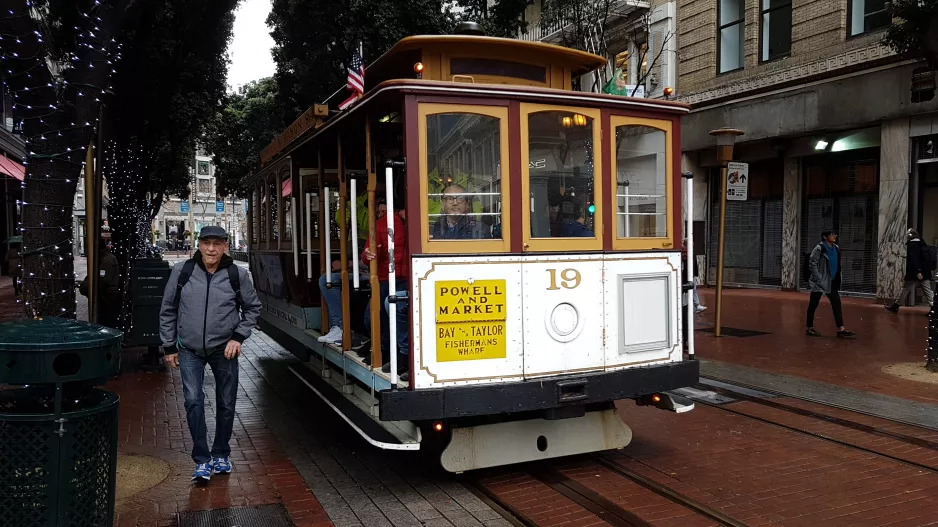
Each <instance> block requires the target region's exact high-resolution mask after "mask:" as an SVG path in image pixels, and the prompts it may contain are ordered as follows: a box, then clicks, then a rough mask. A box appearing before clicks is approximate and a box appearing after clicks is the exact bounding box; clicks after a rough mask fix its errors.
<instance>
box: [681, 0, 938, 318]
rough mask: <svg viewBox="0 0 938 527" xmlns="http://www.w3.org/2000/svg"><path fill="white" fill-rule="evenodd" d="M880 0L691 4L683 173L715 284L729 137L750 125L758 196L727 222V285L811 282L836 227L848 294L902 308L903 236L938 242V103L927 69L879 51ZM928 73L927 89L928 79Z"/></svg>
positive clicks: (883, 22)
mask: <svg viewBox="0 0 938 527" xmlns="http://www.w3.org/2000/svg"><path fill="white" fill-rule="evenodd" d="M887 5H888V4H887V3H884V2H883V1H882V0H805V1H799V2H790V1H788V2H786V1H785V0H779V1H775V0H761V2H756V1H754V0H682V1H681V2H679V3H678V5H677V28H678V38H677V45H678V50H679V51H678V57H679V59H678V65H677V70H678V77H677V86H676V95H677V98H678V100H681V101H684V102H687V103H690V104H691V105H692V106H693V110H692V112H691V113H690V114H689V115H688V116H687V117H686V118H685V119H684V121H683V123H682V148H683V153H684V167H683V168H684V170H689V171H692V172H694V174H695V179H694V181H695V196H694V197H695V206H694V211H692V216H693V220H694V222H695V230H696V229H701V232H704V233H706V239H705V240H703V241H704V242H705V243H704V246H703V248H702V250H703V251H704V256H705V257H706V262H707V267H706V268H707V269H708V273H707V275H708V279H709V280H710V281H713V280H714V278H715V271H716V270H715V266H716V257H715V254H716V245H717V229H718V225H719V221H718V219H719V198H720V173H721V172H720V169H719V168H718V167H717V163H716V141H715V139H714V138H713V137H712V136H711V135H710V134H709V132H710V131H711V130H714V129H717V128H724V127H725V128H738V129H740V130H742V131H743V132H744V133H745V135H744V136H742V137H740V139H739V140H738V141H737V144H736V148H735V153H734V159H735V160H737V161H741V162H746V163H748V164H749V172H750V175H749V195H748V199H747V200H746V201H730V202H728V204H727V214H726V230H725V232H726V234H725V236H726V243H725V256H724V258H725V265H724V276H725V280H726V282H727V283H728V284H735V285H741V286H755V287H773V288H782V289H787V290H796V289H802V288H804V287H805V285H806V284H805V283H804V280H805V279H806V277H804V276H801V267H802V262H803V259H804V258H805V255H806V254H807V253H808V252H810V250H811V248H812V247H813V246H814V245H815V244H816V243H817V242H818V241H819V239H820V232H821V231H822V230H826V229H834V230H836V231H837V232H838V233H839V234H840V246H841V248H842V250H843V277H844V278H843V280H844V283H843V290H844V291H845V292H848V293H856V294H861V295H870V296H873V295H875V296H876V297H877V298H879V299H881V300H884V301H885V300H892V299H894V298H895V297H896V296H897V295H898V293H899V291H900V289H901V283H902V275H903V274H904V270H905V232H906V229H907V228H908V227H916V228H917V229H918V230H919V231H920V232H922V234H923V236H924V238H925V240H926V241H927V242H928V243H930V244H936V243H938V164H936V163H935V162H936V161H938V155H936V153H935V143H936V142H938V99H936V98H935V96H934V95H935V94H934V88H933V85H932V88H931V89H929V88H928V86H929V82H927V78H928V77H929V74H928V72H925V71H923V70H924V68H922V66H921V64H918V63H915V62H914V61H908V60H902V59H900V58H898V57H896V56H895V54H894V53H893V52H892V51H891V50H890V49H889V48H887V47H886V46H884V45H883V44H882V43H881V40H882V37H883V34H884V31H885V28H886V27H887V26H888V25H889V23H890V17H889V16H888V13H887V11H886V8H887ZM923 78H925V79H926V82H922V79H923Z"/></svg>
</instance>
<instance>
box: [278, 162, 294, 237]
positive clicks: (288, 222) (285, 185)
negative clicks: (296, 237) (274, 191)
mask: <svg viewBox="0 0 938 527" xmlns="http://www.w3.org/2000/svg"><path fill="white" fill-rule="evenodd" d="M292 195H293V178H291V177H289V176H287V177H286V178H284V179H283V180H281V182H280V197H281V198H282V199H281V200H280V202H281V203H283V239H284V241H290V240H292V239H293V200H292V199H291V196H292Z"/></svg>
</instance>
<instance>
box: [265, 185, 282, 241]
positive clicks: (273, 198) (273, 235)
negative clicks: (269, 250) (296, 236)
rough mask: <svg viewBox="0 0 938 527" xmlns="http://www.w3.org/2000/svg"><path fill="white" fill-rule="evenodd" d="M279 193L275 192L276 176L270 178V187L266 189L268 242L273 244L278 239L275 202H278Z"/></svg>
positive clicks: (278, 227) (278, 230) (278, 231)
mask: <svg viewBox="0 0 938 527" xmlns="http://www.w3.org/2000/svg"><path fill="white" fill-rule="evenodd" d="M279 194H280V193H279V192H278V191H277V178H276V176H275V177H273V178H271V181H270V185H268V189H267V197H268V204H267V208H268V209H269V210H270V241H272V242H275V241H277V240H279V239H280V223H279V222H278V221H277V219H278V215H277V213H278V212H279V211H278V210H277V201H278V200H279Z"/></svg>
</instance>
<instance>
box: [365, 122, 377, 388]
mask: <svg viewBox="0 0 938 527" xmlns="http://www.w3.org/2000/svg"><path fill="white" fill-rule="evenodd" d="M365 167H366V168H367V170H368V247H369V248H370V249H371V252H373V253H376V254H377V252H378V249H377V239H376V238H377V237H376V236H375V222H376V218H377V216H376V214H375V211H376V210H377V205H376V198H377V191H378V174H376V173H375V166H374V160H373V159H372V157H371V116H370V115H369V116H367V118H366V119H365ZM368 283H369V284H370V285H371V300H370V301H369V303H368V309H369V310H370V314H371V369H374V368H375V367H376V365H377V367H379V368H380V367H381V283H380V282H379V281H378V260H377V259H373V260H371V261H370V262H368ZM374 389H375V387H374V383H372V384H371V390H372V391H374Z"/></svg>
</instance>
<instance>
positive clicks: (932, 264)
mask: <svg viewBox="0 0 938 527" xmlns="http://www.w3.org/2000/svg"><path fill="white" fill-rule="evenodd" d="M922 256H923V257H924V258H925V263H927V264H928V270H929V271H934V270H935V269H938V249H936V248H935V247H934V246H932V245H928V244H926V243H924V242H923V243H922Z"/></svg>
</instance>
